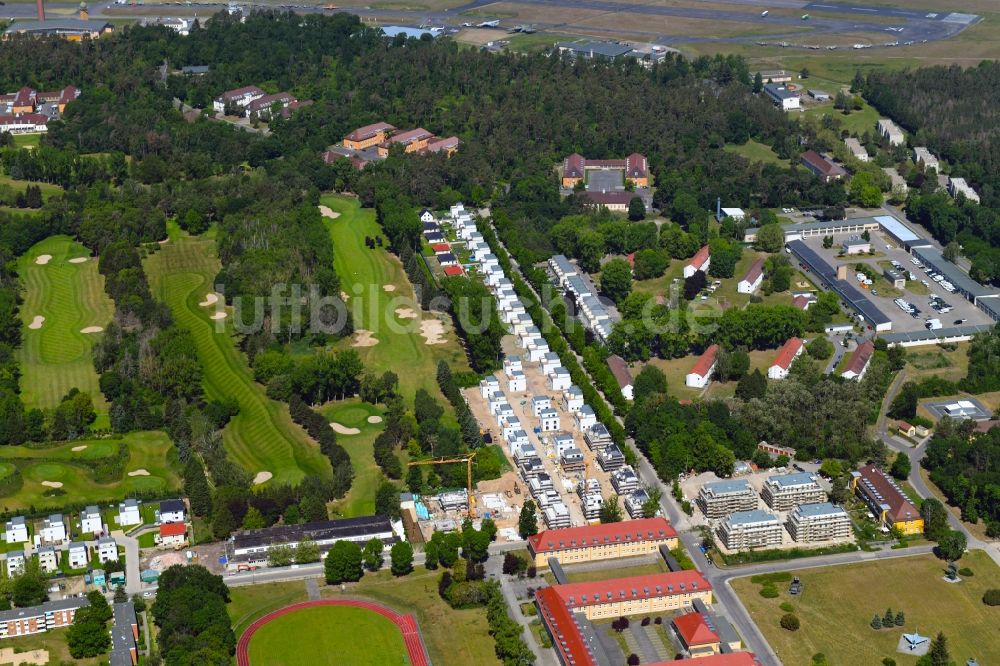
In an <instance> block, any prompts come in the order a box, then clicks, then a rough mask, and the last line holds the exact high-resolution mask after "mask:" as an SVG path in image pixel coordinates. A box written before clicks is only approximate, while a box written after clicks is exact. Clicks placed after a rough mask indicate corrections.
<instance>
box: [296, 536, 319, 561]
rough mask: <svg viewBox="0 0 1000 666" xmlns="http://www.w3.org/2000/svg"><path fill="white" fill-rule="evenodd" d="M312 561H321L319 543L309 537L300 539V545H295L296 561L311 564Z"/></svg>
mask: <svg viewBox="0 0 1000 666" xmlns="http://www.w3.org/2000/svg"><path fill="white" fill-rule="evenodd" d="M310 562H319V545H317V543H316V542H315V541H310V540H308V539H307V540H305V541H300V542H299V545H298V546H296V547H295V563H296V564H309V563H310Z"/></svg>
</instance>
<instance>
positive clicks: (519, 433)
mask: <svg viewBox="0 0 1000 666" xmlns="http://www.w3.org/2000/svg"><path fill="white" fill-rule="evenodd" d="M525 447H531V442H529V441H528V433H526V432H525V431H523V430H515V431H514V432H513V434H511V436H510V449H511V451H513V450H514V449H515V448H516V449H517V450H519V451H523V452H524V454H523V455H522V456H519V457H518V459H519V460H520V458H521V457H527V458H530V457H534V456H535V449H534V447H531V454H530V455H528V452H527V451H526V450H525Z"/></svg>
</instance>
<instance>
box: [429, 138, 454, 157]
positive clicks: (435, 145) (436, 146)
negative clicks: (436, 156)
mask: <svg viewBox="0 0 1000 666" xmlns="http://www.w3.org/2000/svg"><path fill="white" fill-rule="evenodd" d="M459 143H460V141H459V140H458V137H457V136H449V137H448V138H447V139H437V140H436V141H431V142H429V143H428V144H427V152H428V153H440V152H441V151H442V150H451V149H452V148H458V144H459Z"/></svg>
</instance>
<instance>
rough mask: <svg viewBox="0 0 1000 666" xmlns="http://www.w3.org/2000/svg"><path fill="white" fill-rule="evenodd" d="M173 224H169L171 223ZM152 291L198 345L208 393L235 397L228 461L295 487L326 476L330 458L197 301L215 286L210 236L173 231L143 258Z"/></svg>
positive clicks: (227, 433)
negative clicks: (236, 406) (258, 378)
mask: <svg viewBox="0 0 1000 666" xmlns="http://www.w3.org/2000/svg"><path fill="white" fill-rule="evenodd" d="M172 226H173V225H172ZM145 267H146V272H147V274H148V275H149V281H150V286H151V288H152V290H153V293H154V294H155V295H156V296H158V297H159V298H160V299H161V300H163V301H164V302H166V303H167V304H168V305H169V306H170V309H171V311H172V312H173V314H174V317H175V318H176V319H177V322H178V323H179V324H180V325H181V326H184V327H185V328H187V329H189V330H190V331H191V332H192V334H193V335H194V340H195V344H196V345H197V347H198V356H199V358H200V361H201V365H202V368H203V371H204V386H205V393H206V394H207V395H208V397H209V398H236V399H237V400H238V401H239V403H240V413H239V414H238V415H236V416H235V417H234V418H233V419H232V420H231V421H230V422H229V424H228V425H227V426H226V428H225V430H223V433H222V441H223V443H224V445H225V447H226V451H227V452H228V453H229V456H230V457H231V459H232V460H233V461H234V462H236V463H237V464H239V465H240V466H242V467H243V468H244V469H246V470H247V471H249V472H250V473H252V474H256V473H257V472H262V471H268V472H271V473H272V474H273V482H274V483H278V484H282V483H287V484H292V485H295V484H297V483H298V482H299V481H301V480H302V479H303V478H304V477H305V476H307V475H309V474H322V475H324V476H328V475H329V474H330V463H329V462H328V461H327V460H326V458H325V457H324V456H323V455H322V454H321V453H320V451H319V447H318V445H317V444H316V443H315V442H314V441H312V440H311V439H310V438H309V437H308V436H307V435H306V433H305V431H303V430H302V428H300V427H299V426H298V425H296V424H295V423H293V422H292V419H291V417H290V416H289V415H288V406H287V405H284V404H282V403H278V402H275V401H274V400H271V399H270V398H268V397H267V395H265V393H264V387H263V386H261V385H260V384H258V383H256V382H255V381H254V379H253V375H252V373H251V372H250V368H249V367H248V366H247V361H246V357H245V356H243V354H242V353H241V352H240V351H239V350H237V349H236V346H235V345H234V343H233V338H232V335H231V333H230V328H229V326H228V325H224V326H220V325H219V324H218V322H215V321H212V320H210V319H209V315H210V314H211V313H212V311H213V308H207V307H201V306H199V305H198V303H199V302H201V301H202V300H203V299H204V298H205V295H206V294H208V293H209V292H210V291H212V289H213V286H212V281H213V280H214V278H215V276H216V274H217V273H218V271H219V260H218V258H217V255H216V249H215V241H214V240H213V239H212V238H211V237H209V236H200V237H192V236H189V235H186V234H183V233H180V232H179V230H178V229H176V227H174V228H172V229H171V231H170V242H168V243H167V244H165V245H163V246H162V248H161V249H160V251H158V252H156V253H155V254H153V255H151V256H150V257H148V258H147V260H146V264H145Z"/></svg>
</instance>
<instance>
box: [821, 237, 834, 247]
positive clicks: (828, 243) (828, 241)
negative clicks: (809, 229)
mask: <svg viewBox="0 0 1000 666" xmlns="http://www.w3.org/2000/svg"><path fill="white" fill-rule="evenodd" d="M823 247H824V248H825V249H827V250H829V249H830V248H831V247H833V236H823Z"/></svg>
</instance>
